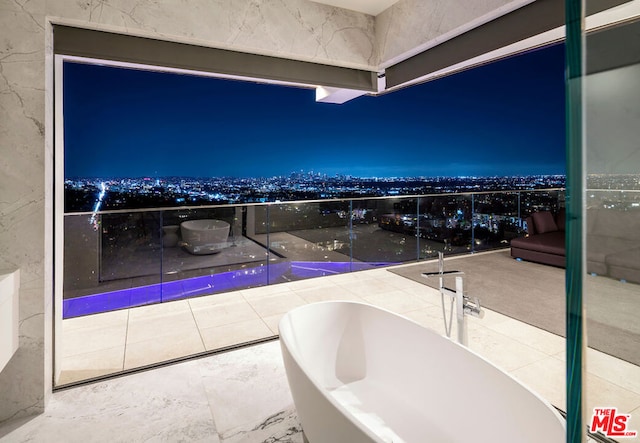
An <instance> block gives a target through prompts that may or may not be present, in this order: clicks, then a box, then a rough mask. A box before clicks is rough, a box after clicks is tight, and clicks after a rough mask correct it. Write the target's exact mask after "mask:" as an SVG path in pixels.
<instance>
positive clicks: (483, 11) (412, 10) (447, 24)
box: [376, 0, 533, 68]
mask: <svg viewBox="0 0 640 443" xmlns="http://www.w3.org/2000/svg"><path fill="white" fill-rule="evenodd" d="M532 1H533V0H476V1H467V0H400V1H399V2H397V3H396V4H394V5H393V6H392V7H390V8H388V9H387V10H385V11H383V12H382V13H380V14H379V15H378V16H377V17H376V47H377V49H378V63H379V65H380V66H381V67H382V68H386V67H389V66H391V65H393V64H395V63H397V62H399V61H401V60H403V59H405V58H408V57H409V56H412V55H415V54H417V53H418V52H420V51H423V50H425V49H427V48H429V47H433V46H435V45H436V44H438V43H442V42H443V41H445V40H447V39H449V38H451V37H454V36H456V35H459V34H462V33H463V32H465V31H468V30H469V29H471V27H473V26H477V25H478V24H481V23H486V22H488V21H490V20H492V19H494V18H496V17H500V16H501V15H504V14H506V13H508V12H510V11H513V10H514V9H517V8H519V7H521V6H524V5H526V4H528V3H531V2H532Z"/></svg>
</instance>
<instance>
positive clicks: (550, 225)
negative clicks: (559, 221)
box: [531, 211, 558, 234]
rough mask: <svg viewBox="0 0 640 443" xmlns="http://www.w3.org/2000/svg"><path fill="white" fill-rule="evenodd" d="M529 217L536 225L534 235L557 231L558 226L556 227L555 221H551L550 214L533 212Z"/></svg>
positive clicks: (551, 216) (551, 215)
mask: <svg viewBox="0 0 640 443" xmlns="http://www.w3.org/2000/svg"><path fill="white" fill-rule="evenodd" d="M531 216H532V217H533V222H534V223H535V225H536V234H544V233H547V232H554V231H557V230H558V225H556V221H555V220H554V219H553V214H551V212H547V211H544V212H534V213H533V214H532V215H531Z"/></svg>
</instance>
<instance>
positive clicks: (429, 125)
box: [64, 45, 564, 179]
mask: <svg viewBox="0 0 640 443" xmlns="http://www.w3.org/2000/svg"><path fill="white" fill-rule="evenodd" d="M97 85H99V87H98V86H97ZM314 98H315V91H314V90H312V89H302V88H294V87H285V86H277V85H266V84H257V83H249V82H240V81H232V80H223V79H217V78H211V77H198V76H191V75H177V74H168V73H159V72H149V71H139V70H131V69H121V68H113V67H106V66H97V65H84V64H78V63H65V69H64V122H65V177H66V178H68V179H69V178H75V177H152V178H156V177H168V176H172V177H179V176H183V177H233V178H242V177H246V178H250V177H262V178H266V177H275V176H288V175H290V174H291V172H293V171H301V170H303V171H314V172H317V173H320V174H325V175H328V176H337V175H348V176H353V177H381V178H384V177H444V176H450V177H460V176H518V175H523V176H524V175H527V176H530V175H543V174H547V175H558V174H560V175H561V174H564V47H563V46H562V45H556V46H552V47H548V48H544V49H539V50H536V51H532V52H529V53H526V54H522V55H519V56H515V57H511V58H508V59H505V60H502V61H499V62H495V63H492V64H488V65H486V66H481V67H478V68H475V69H472V70H468V71H465V72H461V73H458V74H455V75H452V76H449V77H445V78H442V79H439V80H435V81H432V82H428V83H425V84H421V85H416V86H412V87H408V88H405V89H402V90H399V91H396V92H392V93H388V94H383V95H380V96H378V97H371V96H363V97H360V98H357V99H355V100H352V101H351V102H347V103H345V104H343V105H330V104H323V103H316V102H315V100H314Z"/></svg>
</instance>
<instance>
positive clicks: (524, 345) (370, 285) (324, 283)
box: [54, 269, 640, 441]
mask: <svg viewBox="0 0 640 443" xmlns="http://www.w3.org/2000/svg"><path fill="white" fill-rule="evenodd" d="M323 300H353V301H360V302H366V303H371V304H374V305H377V306H380V307H382V308H385V309H389V310H391V311H394V312H397V313H399V314H402V315H404V316H406V317H409V318H411V319H413V320H415V321H417V322H418V323H420V324H422V325H424V326H426V327H429V328H432V329H435V330H437V331H439V332H440V333H444V324H443V319H442V307H441V301H440V295H439V293H438V292H437V291H436V290H434V289H431V288H429V287H427V286H425V285H422V284H420V283H416V282H414V281H411V280H409V279H406V278H404V277H401V276H398V275H396V274H394V273H391V272H389V271H387V270H386V269H374V270H369V271H362V272H357V273H351V274H341V275H336V276H332V277H322V278H316V279H309V280H302V281H296V282H291V283H285V284H280V285H274V286H268V287H262V288H254V289H249V290H241V291H236V292H229V293H225V294H218V295H211V296H204V297H198V298H194V299H190V300H181V301H175V302H170V303H165V304H160V305H152V306H147V307H140V308H133V309H128V310H122V311H116V312H110V313H104V314H96V315H92V316H87V317H80V318H74V319H68V320H64V322H63V328H62V329H63V334H64V335H63V338H62V343H63V351H62V352H63V357H62V374H61V379H60V383H62V384H66V383H71V382H74V381H76V380H80V379H85V378H89V377H95V376H100V375H104V374H109V373H115V372H118V371H122V370H127V369H130V368H135V367H138V366H142V365H149V364H154V363H157V362H162V361H166V360H170V359H175V358H180V357H184V356H188V355H191V354H194V353H200V352H205V351H210V350H214V349H218V348H221V347H225V346H229V345H233V344H236V343H239V342H245V341H250V340H257V339H261V338H267V337H271V336H274V335H276V334H277V324H278V321H279V319H280V318H281V317H282V315H283V314H284V313H285V312H287V311H288V310H290V309H292V308H295V307H296V306H300V305H303V304H305V303H312V302H317V301H323ZM485 312H486V315H485V316H484V318H483V319H478V318H473V317H468V322H469V323H468V331H469V347H470V348H471V349H472V350H474V351H475V352H477V353H478V354H480V355H482V356H484V357H485V358H487V359H488V360H490V361H491V362H493V363H494V364H495V365H497V366H499V367H501V368H502V369H504V370H506V371H507V372H509V373H510V374H512V375H513V376H514V377H516V378H517V379H519V380H521V381H522V382H523V383H525V384H526V385H528V386H530V387H531V388H532V389H533V390H535V391H536V392H538V393H539V394H540V395H541V396H542V397H543V398H546V399H547V400H548V401H550V402H551V403H552V404H554V405H555V406H557V407H559V408H560V409H565V404H566V402H565V387H564V383H565V364H564V354H565V349H564V348H565V340H564V338H562V337H559V336H557V335H554V334H551V333H549V332H546V331H544V330H541V329H538V328H535V327H533V326H531V325H528V324H526V323H522V322H519V321H516V320H514V319H511V318H509V317H506V316H504V315H502V314H500V313H497V312H493V311H490V310H485ZM454 328H455V325H454ZM455 334H456V332H455V330H454V331H453V334H452V335H453V337H455V336H456V335H455ZM265 346H266V347H269V346H270V348H269V349H271V351H270V352H271V354H270V357H269V359H275V360H276V361H275V362H271V363H269V364H270V365H271V364H275V365H276V366H278V365H280V366H281V362H280V361H277V360H279V353H278V352H277V347H276V346H274V345H273V344H272V343H271V344H266V345H259V346H255V347H253V348H254V349H259V348H261V347H265ZM248 349H252V348H248ZM247 352H249V353H251V352H253V351H248V350H238V351H233V352H229V353H225V354H220V355H214V356H211V357H206V358H204V359H202V361H210V360H211V361H214V360H216V359H223V360H224V359H233V355H237V356H240V355H243V353H244V354H246V353H247ZM243 358H244V357H243ZM189 363H192V362H187V363H182V364H179V365H175V366H174V368H175V369H171V371H174V370H175V371H179V369H178V368H180V367H182V366H183V365H186V366H184V367H188V366H189ZM192 364H195V363H192ZM256 364H260V362H257V363H256ZM280 366H279V367H280ZM167 370H169V369H167V368H161V369H155V370H152V371H148V372H145V373H142V374H135V375H132V376H130V377H154V376H153V375H152V374H154V373H157V374H161V373H162V371H167ZM265 370H266V369H265ZM587 370H588V373H587V377H586V379H587V385H588V390H587V393H586V408H585V411H590V410H591V408H593V407H595V406H599V407H602V406H616V407H617V408H618V409H619V410H620V411H624V412H626V413H630V414H631V415H632V417H631V423H630V426H629V428H630V429H639V428H640V368H638V367H637V366H635V365H632V364H630V363H627V362H625V361H622V360H619V359H616V358H614V357H611V356H609V355H607V354H604V353H601V352H598V351H594V350H591V349H589V350H588V352H587ZM257 372H260V368H259V367H258V369H257ZM280 376H283V374H280ZM471 376H472V375H471ZM256 377H260V375H259V374H257V375H256ZM276 378H277V377H276ZM112 382H113V381H104V382H100V383H99V384H105V383H106V384H109V383H112ZM269 383H271V382H269ZM274 383H276V384H278V386H279V387H280V388H281V389H285V390H287V388H286V383H284V384H283V383H282V380H280V381H277V382H276V381H274ZM90 386H91V385H90ZM86 388H87V387H81V388H75V389H72V390H69V391H62V392H60V393H56V394H54V398H55V397H56V396H61V397H65V398H66V397H67V396H73V394H72V392H74V391H76V390H82V389H86ZM282 395H284V396H285V397H287V398H288V395H289V394H288V392H286V393H285V394H281V395H280V394H279V395H277V396H276V397H278V398H279V396H282ZM258 402H259V403H260V401H259V400H258ZM276 403H277V404H279V405H280V406H282V404H283V403H286V401H280V402H279V403H278V402H276ZM238 407H239V408H240V406H238ZM242 407H244V406H242ZM248 407H249V409H250V410H253V408H252V407H250V406H248ZM212 408H213V406H212ZM272 409H273V408H272ZM282 410H283V409H282V408H281V407H280V408H279V409H278V408H276V409H273V410H272V411H271V412H273V413H277V412H282ZM261 412H263V413H264V412H265V411H263V410H261ZM589 415H590V414H589ZM214 416H215V414H214ZM265 417H266V415H264V417H263V416H258V415H256V416H255V417H253V421H254V422H255V423H258V422H259V421H260V419H264V418H265ZM216 423H217V422H216ZM244 424H247V423H244ZM235 425H239V424H238V423H234V426H235ZM217 430H218V433H219V434H220V436H221V438H223V437H224V435H223V434H224V432H225V430H223V429H221V428H220V426H217ZM223 441H226V440H224V438H223ZM234 441H235V440H234ZM243 441H244V440H243ZM246 441H252V440H246ZM260 441H261V440H260Z"/></svg>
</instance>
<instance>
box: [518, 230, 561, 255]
mask: <svg viewBox="0 0 640 443" xmlns="http://www.w3.org/2000/svg"><path fill="white" fill-rule="evenodd" d="M564 239H565V236H564V232H562V231H553V232H546V233H544V234H536V235H532V236H529V237H518V238H514V239H513V240H511V247H514V248H520V249H527V250H533V251H538V252H544V253H547V254H555V255H561V256H563V257H564V255H565V249H564Z"/></svg>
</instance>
